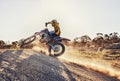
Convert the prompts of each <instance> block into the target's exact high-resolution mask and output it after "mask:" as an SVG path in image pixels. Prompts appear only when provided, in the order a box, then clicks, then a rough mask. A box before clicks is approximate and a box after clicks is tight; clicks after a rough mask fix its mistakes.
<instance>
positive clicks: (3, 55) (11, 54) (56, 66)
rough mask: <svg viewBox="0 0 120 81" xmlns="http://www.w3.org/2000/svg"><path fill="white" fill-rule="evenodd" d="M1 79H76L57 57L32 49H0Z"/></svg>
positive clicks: (46, 80) (65, 80) (70, 80)
mask: <svg viewBox="0 0 120 81" xmlns="http://www.w3.org/2000/svg"><path fill="white" fill-rule="evenodd" d="M0 81H74V79H73V77H72V75H71V73H70V72H69V70H68V69H67V68H66V67H65V65H64V64H62V63H61V62H60V61H58V60H57V59H56V58H53V57H48V56H46V55H43V54H39V53H36V52H34V51H32V50H4V51H2V50H1V51H0Z"/></svg>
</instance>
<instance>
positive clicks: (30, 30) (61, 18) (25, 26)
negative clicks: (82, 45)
mask: <svg viewBox="0 0 120 81" xmlns="http://www.w3.org/2000/svg"><path fill="white" fill-rule="evenodd" d="M53 19H56V20H57V21H58V22H59V24H60V28H61V36H62V37H66V38H70V39H74V38H75V37H80V36H83V35H88V36H90V37H91V38H93V37H95V36H96V33H98V32H99V33H103V34H109V33H112V32H118V33H119V34H120V0H0V40H4V41H8V40H9V41H16V40H20V39H22V38H27V37H29V36H31V35H33V34H34V33H35V32H38V31H40V30H42V29H44V28H45V22H49V21H51V20H53ZM50 28H51V27H50Z"/></svg>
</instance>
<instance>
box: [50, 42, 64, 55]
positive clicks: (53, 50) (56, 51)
mask: <svg viewBox="0 0 120 81" xmlns="http://www.w3.org/2000/svg"><path fill="white" fill-rule="evenodd" d="M48 51H49V53H50V55H51V56H60V55H62V54H63V53H64V52H65V46H64V45H63V44H62V43H55V44H54V45H53V46H50V47H49V49H48Z"/></svg>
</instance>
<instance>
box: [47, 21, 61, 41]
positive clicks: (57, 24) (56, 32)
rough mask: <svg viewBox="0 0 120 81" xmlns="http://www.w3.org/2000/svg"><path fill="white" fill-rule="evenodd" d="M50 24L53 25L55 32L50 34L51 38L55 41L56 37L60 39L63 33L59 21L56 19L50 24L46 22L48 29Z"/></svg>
mask: <svg viewBox="0 0 120 81" xmlns="http://www.w3.org/2000/svg"><path fill="white" fill-rule="evenodd" d="M48 24H51V25H52V27H54V31H50V32H49V34H50V36H51V38H52V39H53V38H54V37H59V36H60V34H61V31H60V27H59V23H58V22H57V20H55V19H54V20H52V21H50V22H46V23H45V26H46V27H47V25H48Z"/></svg>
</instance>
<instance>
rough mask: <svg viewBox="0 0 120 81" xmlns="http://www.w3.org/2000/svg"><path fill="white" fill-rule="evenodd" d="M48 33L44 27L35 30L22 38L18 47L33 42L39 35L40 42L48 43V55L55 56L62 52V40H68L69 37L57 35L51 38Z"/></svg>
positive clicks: (63, 48) (63, 50)
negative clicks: (37, 30)
mask: <svg viewBox="0 0 120 81" xmlns="http://www.w3.org/2000/svg"><path fill="white" fill-rule="evenodd" d="M49 33H50V32H49V30H48V28H47V27H46V28H45V29H43V30H41V31H40V32H36V33H35V34H34V35H32V36H30V37H28V38H26V39H24V40H22V42H21V44H20V47H21V48H22V47H23V46H24V45H26V44H29V43H31V42H33V41H34V40H35V39H36V38H37V36H40V42H41V43H46V45H48V52H49V55H50V56H55V57H57V56H60V55H62V54H64V52H65V46H64V44H63V41H70V39H67V38H63V37H58V36H56V37H54V38H51V36H50V34H49Z"/></svg>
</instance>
